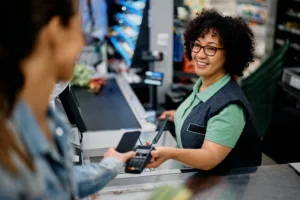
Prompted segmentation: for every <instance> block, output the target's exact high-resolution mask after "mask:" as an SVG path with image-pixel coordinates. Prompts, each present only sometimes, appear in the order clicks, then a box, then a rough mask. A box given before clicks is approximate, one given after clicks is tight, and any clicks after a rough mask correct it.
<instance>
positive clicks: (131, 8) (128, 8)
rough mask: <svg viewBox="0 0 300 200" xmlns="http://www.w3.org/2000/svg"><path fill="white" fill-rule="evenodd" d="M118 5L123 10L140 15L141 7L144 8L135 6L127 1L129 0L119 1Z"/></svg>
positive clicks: (141, 12)
mask: <svg viewBox="0 0 300 200" xmlns="http://www.w3.org/2000/svg"><path fill="white" fill-rule="evenodd" d="M120 5H121V6H122V10H123V11H128V12H130V13H134V14H137V15H140V16H142V15H143V9H144V8H138V7H135V6H134V5H133V3H129V2H126V1H121V2H120Z"/></svg>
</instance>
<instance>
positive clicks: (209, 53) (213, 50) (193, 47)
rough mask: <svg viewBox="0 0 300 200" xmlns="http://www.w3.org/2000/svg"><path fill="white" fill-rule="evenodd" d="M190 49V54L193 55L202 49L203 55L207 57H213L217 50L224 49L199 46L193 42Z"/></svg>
mask: <svg viewBox="0 0 300 200" xmlns="http://www.w3.org/2000/svg"><path fill="white" fill-rule="evenodd" d="M190 48H191V50H192V52H194V53H198V52H199V51H201V49H202V48H203V49H204V53H205V54H206V55H207V56H214V55H215V54H216V53H217V50H219V49H225V48H217V47H213V46H201V45H200V44H199V43H195V42H191V44H190Z"/></svg>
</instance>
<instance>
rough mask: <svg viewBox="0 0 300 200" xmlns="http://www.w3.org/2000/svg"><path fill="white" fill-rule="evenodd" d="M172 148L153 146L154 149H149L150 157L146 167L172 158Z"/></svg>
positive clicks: (153, 166)
mask: <svg viewBox="0 0 300 200" xmlns="http://www.w3.org/2000/svg"><path fill="white" fill-rule="evenodd" d="M174 150H175V148H173V147H155V150H153V151H151V156H152V158H151V160H150V162H149V164H148V165H147V166H146V167H147V168H156V167H158V166H160V165H161V164H162V163H163V162H165V161H166V160H169V159H170V158H172V154H173V152H174Z"/></svg>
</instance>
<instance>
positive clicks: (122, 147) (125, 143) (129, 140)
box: [116, 131, 141, 153]
mask: <svg viewBox="0 0 300 200" xmlns="http://www.w3.org/2000/svg"><path fill="white" fill-rule="evenodd" d="M140 135H141V132H140V131H132V132H126V133H124V134H123V136H122V138H121V140H120V142H119V144H118V146H117V148H116V151H117V152H119V153H126V152H128V151H132V150H133V149H134V147H135V145H136V143H137V141H138V139H139V137H140Z"/></svg>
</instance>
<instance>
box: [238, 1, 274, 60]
mask: <svg viewBox="0 0 300 200" xmlns="http://www.w3.org/2000/svg"><path fill="white" fill-rule="evenodd" d="M236 13H237V15H239V16H241V17H243V18H244V19H245V20H246V21H247V22H248V24H249V26H250V28H251V29H252V31H253V33H254V38H255V45H256V48H255V56H257V57H263V56H264V55H265V53H266V37H267V36H266V32H267V16H268V7H267V0H237V6H236Z"/></svg>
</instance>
